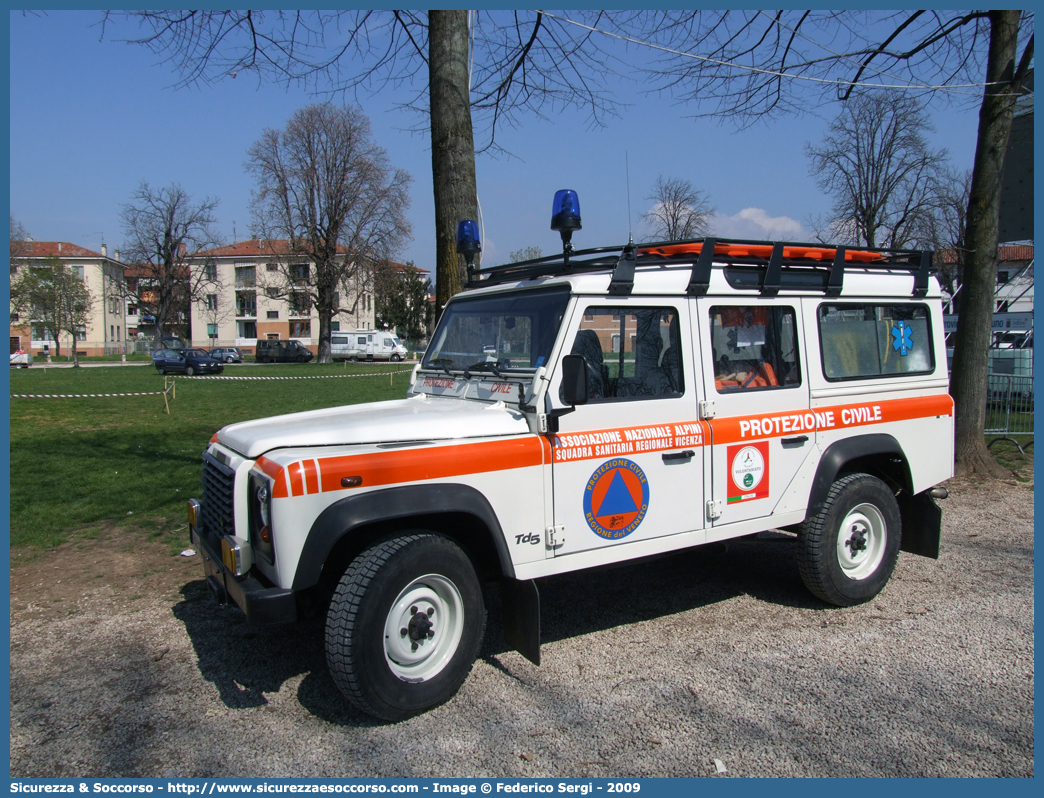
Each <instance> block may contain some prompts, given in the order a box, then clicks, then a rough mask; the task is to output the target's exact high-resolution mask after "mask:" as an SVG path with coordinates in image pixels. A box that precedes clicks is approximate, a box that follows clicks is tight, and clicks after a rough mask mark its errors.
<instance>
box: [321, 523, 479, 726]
mask: <svg viewBox="0 0 1044 798" xmlns="http://www.w3.org/2000/svg"><path fill="white" fill-rule="evenodd" d="M485 625H486V610H485V606H484V604H483V601H482V589H481V586H480V585H479V581H478V577H477V576H476V574H475V569H474V567H473V566H472V564H471V560H470V559H468V556H467V555H466V554H465V553H464V552H463V551H462V550H461V549H460V547H458V546H457V545H456V544H455V543H454V542H453V541H451V540H449V539H448V538H445V537H442V536H441V535H436V534H433V533H429V532H425V531H422V530H414V531H412V532H406V533H404V534H403V536H402V537H398V538H394V539H392V540H386V541H384V542H382V543H378V544H377V545H375V546H373V547H372V548H370V549H368V550H367V551H365V552H363V553H362V554H361V555H360V556H359V557H358V558H357V559H356V560H355V561H354V562H352V564H351V565H350V566H348V569H347V570H346V571H345V573H344V575H343V576H342V577H341V581H340V582H339V583H338V585H337V589H336V591H335V593H334V597H333V600H332V601H331V603H330V610H329V613H328V615H327V619H326V661H327V665H328V666H329V668H330V674H331V676H332V677H333V680H334V683H335V684H336V685H337V687H338V688H339V689H340V691H341V692H342V693H344V695H345V696H346V697H347V698H348V700H349V701H351V702H352V703H353V704H355V706H357V707H358V708H359V709H361V710H363V711H364V712H367V713H368V714H371V715H376V716H377V717H379V718H383V719H384V720H391V721H395V720H401V719H403V718H408V717H410V716H411V715H416V714H418V713H420V712H424V711H426V710H428V709H431V708H432V707H436V706H438V705H439V704H442V703H444V702H445V701H447V700H449V699H450V698H452V697H453V695H454V694H455V693H456V692H457V690H458V689H459V688H460V686H461V684H463V682H464V679H465V678H467V675H468V673H469V672H470V671H471V666H472V665H473V664H474V662H475V657H476V656H478V651H479V647H480V646H481V644H482V636H483V634H484V632H485Z"/></svg>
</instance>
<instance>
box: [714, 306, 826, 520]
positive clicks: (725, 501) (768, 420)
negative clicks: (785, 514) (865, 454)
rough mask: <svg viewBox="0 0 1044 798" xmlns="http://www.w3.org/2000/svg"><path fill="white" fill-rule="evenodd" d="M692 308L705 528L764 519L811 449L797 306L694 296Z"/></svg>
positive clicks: (813, 440) (813, 426)
mask: <svg viewBox="0 0 1044 798" xmlns="http://www.w3.org/2000/svg"><path fill="white" fill-rule="evenodd" d="M696 309H697V310H696V312H697V315H698V321H697V324H698V325H699V330H700V337H701V339H702V343H703V346H702V347H701V351H700V357H701V361H702V372H703V379H704V385H705V389H706V393H707V398H708V399H709V400H710V401H711V402H712V403H713V405H712V407H713V409H712V410H711V411H710V413H711V414H712V417H711V418H709V420H708V423H709V426H710V441H711V500H712V504H711V506H710V508H709V515H710V516H711V521H712V527H724V526H727V525H729V524H732V523H735V522H739V521H748V520H751V519H760V518H767V517H769V516H771V515H772V514H773V511H774V510H775V508H776V506H777V504H778V503H779V502H780V500H781V499H782V498H783V497H784V496H785V494H786V492H787V489H788V487H789V486H790V485H791V483H792V482H793V481H794V479H795V476H796V475H797V473H798V471H799V469H800V468H801V466H802V464H803V463H804V462H805V460H806V458H807V457H808V456H809V453H810V452H812V451H813V450H814V449H815V445H816V421H815V416H814V414H813V413H812V412H811V410H810V403H809V387H808V378H807V367H806V365H805V363H804V358H803V353H802V350H801V340H802V336H801V330H802V329H803V326H802V315H801V303H800V301H799V300H797V299H786V298H761V297H744V298H728V299H726V298H722V297H701V298H700V299H698V300H697V301H696ZM714 537H715V536H714V535H709V536H708V539H709V540H710V539H713V538H714Z"/></svg>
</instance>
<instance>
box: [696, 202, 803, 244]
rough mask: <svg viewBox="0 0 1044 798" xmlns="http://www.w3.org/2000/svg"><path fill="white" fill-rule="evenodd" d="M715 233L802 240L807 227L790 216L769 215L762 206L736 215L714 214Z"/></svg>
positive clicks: (746, 209) (754, 237)
mask: <svg viewBox="0 0 1044 798" xmlns="http://www.w3.org/2000/svg"><path fill="white" fill-rule="evenodd" d="M712 224H713V228H714V234H715V235H716V236H718V237H720V238H753V239H771V240H783V241H788V240H789V241H797V240H801V239H802V237H803V236H804V234H805V228H804V227H803V226H802V225H801V222H799V221H797V220H796V219H791V218H790V217H789V216H769V215H768V214H767V213H766V212H765V211H764V210H763V209H762V208H744V209H743V210H742V211H740V212H739V213H737V214H736V215H735V216H725V215H723V214H720V213H716V214H714V219H713V221H712Z"/></svg>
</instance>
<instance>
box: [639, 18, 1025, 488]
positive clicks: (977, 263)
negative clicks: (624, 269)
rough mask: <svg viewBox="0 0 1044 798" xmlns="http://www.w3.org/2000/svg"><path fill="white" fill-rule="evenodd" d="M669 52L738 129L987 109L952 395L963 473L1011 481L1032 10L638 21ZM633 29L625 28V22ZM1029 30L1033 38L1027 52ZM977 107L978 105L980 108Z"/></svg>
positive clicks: (683, 80) (658, 76) (678, 75)
mask: <svg viewBox="0 0 1044 798" xmlns="http://www.w3.org/2000/svg"><path fill="white" fill-rule="evenodd" d="M627 22H629V23H630V24H632V25H635V24H639V23H640V24H643V25H644V35H645V37H646V38H648V39H652V40H655V41H656V42H657V43H659V44H660V45H664V46H666V47H667V48H668V50H667V52H668V53H669V54H668V55H666V56H665V57H664V59H663V60H662V61H661V62H660V63H659V65H658V66H657V68H656V69H655V70H654V73H653V78H654V80H656V81H657V82H658V85H659V87H660V88H661V89H663V90H665V91H669V92H671V93H672V94H673V95H674V96H675V98H676V99H679V100H682V101H686V102H693V103H696V104H698V106H699V107H701V108H703V109H706V110H705V111H703V112H702V113H701V115H718V116H725V117H728V118H730V119H733V120H734V121H737V122H738V123H739V124H751V123H753V122H755V121H757V120H759V119H762V118H767V117H770V116H774V115H777V114H781V113H792V114H801V113H806V112H808V111H809V110H810V109H812V108H815V107H817V106H820V105H822V104H824V103H828V102H833V101H838V100H840V101H842V102H847V101H849V100H850V99H851V98H852V97H853V96H854V94H855V93H856V92H857V91H858V90H860V89H867V88H875V90H881V89H884V88H888V87H892V88H901V89H903V90H904V91H907V92H910V93H912V94H915V95H921V96H924V97H925V98H929V99H930V98H932V97H936V96H941V98H942V99H944V100H945V99H954V100H957V101H961V100H962V99H963V100H964V101H967V102H974V101H975V99H977V100H978V102H979V132H978V140H977V144H976V151H975V163H974V167H973V169H972V184H971V191H970V196H969V202H968V225H967V242H966V261H965V266H964V287H963V289H962V294H963V297H962V302H961V315H960V318H959V321H958V326H957V341H956V347H955V352H954V363H953V373H952V375H951V379H950V388H951V393H952V394H953V397H954V402H955V405H956V420H955V421H956V446H955V450H956V456H957V469H958V471H959V472H961V473H972V472H986V473H994V474H997V473H1001V470H1000V467H999V466H998V465H997V464H996V462H995V461H994V460H993V458H992V457H991V456H990V454H989V451H988V450H987V449H986V441H985V437H984V434H983V433H984V430H985V422H986V416H985V412H986V411H985V408H986V367H987V361H988V352H987V349H988V347H989V343H990V330H991V325H992V310H993V293H994V284H995V281H996V266H997V251H998V213H999V208H1000V186H1001V174H1002V172H1003V167H1004V155H1005V152H1006V150H1007V145H1008V139H1009V137H1010V134H1011V124H1012V117H1013V115H1014V110H1015V100H1016V98H1017V96H1018V93H1019V91H1020V88H1021V85H1022V82H1023V80H1024V79H1025V77H1026V75H1027V73H1028V72H1029V71H1030V68H1031V66H1032V63H1033V14H1032V12H1029V11H1023V12H1020V11H933V10H914V11H902V12H897V13H885V12H879V11H843V12H839V11H812V10H800V9H798V10H786V11H776V12H767V11H713V12H706V11H684V12H677V11H664V12H648V13H645V14H644V15H643V14H637V15H635V16H634V17H631V18H629V19H628V20H627ZM621 24H622V23H621ZM1020 31H1021V33H1022V35H1023V36H1024V37H1025V38H1024V40H1025V42H1026V43H1025V45H1024V47H1023V49H1022V54H1021V56H1020V55H1019V53H1018V40H1019V35H1020ZM973 98H975V99H973Z"/></svg>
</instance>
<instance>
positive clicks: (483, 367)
mask: <svg viewBox="0 0 1044 798" xmlns="http://www.w3.org/2000/svg"><path fill="white" fill-rule="evenodd" d="M472 369H474V370H475V371H491V372H493V375H494V376H496V377H500V379H504V375H503V374H501V373H500V369H499V368H497V364H496V363H492V362H490V361H488V360H483V361H481V362H480V363H472V364H471V365H470V366H468V367H466V368H465V369H464V379H466V380H470V379H471V370H472Z"/></svg>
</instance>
